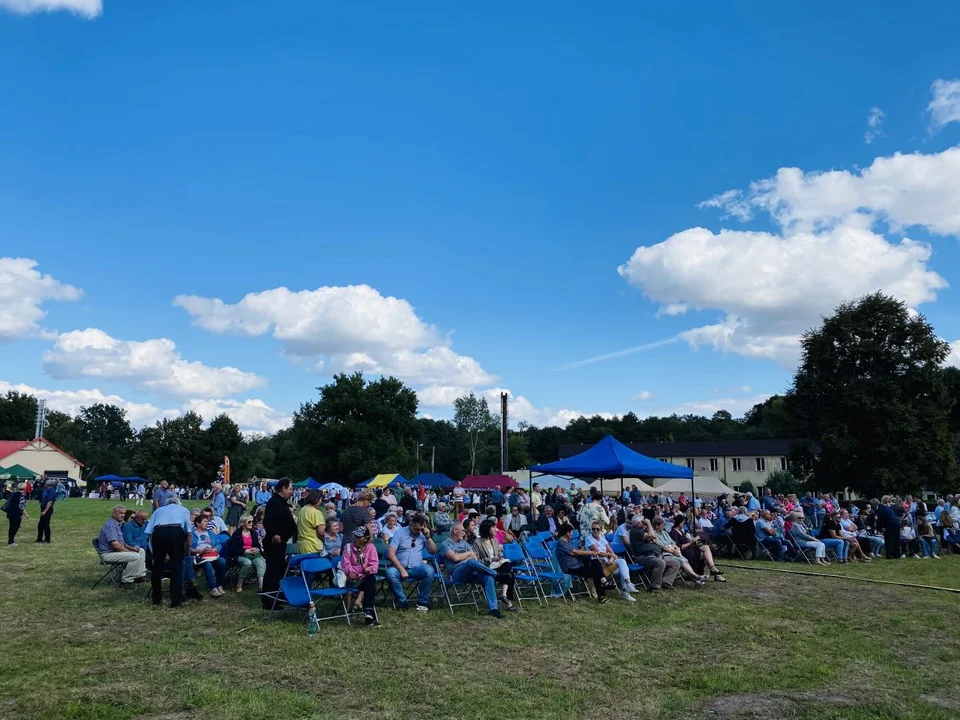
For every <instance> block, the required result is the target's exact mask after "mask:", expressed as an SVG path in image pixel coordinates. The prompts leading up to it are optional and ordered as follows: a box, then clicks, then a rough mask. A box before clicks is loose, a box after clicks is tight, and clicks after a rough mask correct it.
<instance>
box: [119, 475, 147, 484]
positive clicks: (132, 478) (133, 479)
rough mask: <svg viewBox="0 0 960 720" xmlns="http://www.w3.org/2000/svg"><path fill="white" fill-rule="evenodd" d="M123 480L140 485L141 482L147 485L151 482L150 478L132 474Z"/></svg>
mask: <svg viewBox="0 0 960 720" xmlns="http://www.w3.org/2000/svg"><path fill="white" fill-rule="evenodd" d="M123 481H124V482H128V483H137V484H138V485H139V484H140V483H143V484H144V485H146V484H147V483H148V482H149V480H145V479H144V478H142V477H137V476H136V475H130V476H129V477H125V478H123Z"/></svg>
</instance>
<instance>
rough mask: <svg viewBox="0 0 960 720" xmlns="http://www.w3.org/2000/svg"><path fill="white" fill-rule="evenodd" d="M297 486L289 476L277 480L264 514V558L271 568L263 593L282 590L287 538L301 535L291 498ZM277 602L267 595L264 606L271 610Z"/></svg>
mask: <svg viewBox="0 0 960 720" xmlns="http://www.w3.org/2000/svg"><path fill="white" fill-rule="evenodd" d="M292 495H293V487H292V485H291V483H290V479H289V478H281V479H280V480H278V481H277V486H276V489H275V491H274V493H273V496H272V497H271V498H270V500H268V501H267V505H266V510H264V513H263V529H264V533H265V534H264V546H263V559H264V560H266V563H267V570H266V572H265V573H264V576H263V592H265V593H275V592H277V591H278V590H279V589H280V580H282V579H283V573H284V571H285V570H286V566H287V564H286V557H287V541H288V540H290V539H291V538H293V537H296V534H297V523H296V521H295V520H294V519H293V513H291V512H290V505H289V500H290V497H291V496H292ZM273 604H274V603H273V601H272V600H270V599H269V598H268V597H267V596H264V597H263V608H264V610H269V609H271V607H272V606H273Z"/></svg>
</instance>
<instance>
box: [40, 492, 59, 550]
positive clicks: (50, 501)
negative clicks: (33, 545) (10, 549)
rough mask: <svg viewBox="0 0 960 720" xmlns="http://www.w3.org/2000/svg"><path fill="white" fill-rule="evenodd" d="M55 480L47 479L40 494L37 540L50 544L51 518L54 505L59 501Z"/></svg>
mask: <svg viewBox="0 0 960 720" xmlns="http://www.w3.org/2000/svg"><path fill="white" fill-rule="evenodd" d="M56 484H57V483H56V481H55V480H47V481H46V482H45V483H44V484H43V493H42V494H41V495H40V520H39V522H37V542H42V543H47V544H48V545H49V544H50V518H51V517H52V516H53V505H54V503H56V502H57V488H56Z"/></svg>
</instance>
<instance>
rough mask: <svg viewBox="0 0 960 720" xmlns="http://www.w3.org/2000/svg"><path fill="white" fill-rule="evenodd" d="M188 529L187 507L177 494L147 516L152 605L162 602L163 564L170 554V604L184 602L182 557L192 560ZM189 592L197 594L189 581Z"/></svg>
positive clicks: (177, 604)
mask: <svg viewBox="0 0 960 720" xmlns="http://www.w3.org/2000/svg"><path fill="white" fill-rule="evenodd" d="M190 533H191V529H190V511H189V510H187V509H186V508H185V507H183V506H182V505H181V504H180V498H178V497H177V496H176V495H171V496H169V498H168V499H167V504H166V505H164V506H163V507H162V508H157V509H156V510H155V511H154V513H153V515H151V516H150V520H149V521H148V522H147V528H146V530H144V535H146V536H147V544H148V545H149V546H150V548H151V554H152V556H153V570H152V571H151V574H150V584H151V590H152V591H153V604H154V605H159V604H160V603H161V602H163V568H164V565H165V564H166V562H167V558H170V607H172V608H177V607H180V606H181V605H182V604H183V582H184V576H183V575H184V569H185V568H184V558H186V559H187V563H192V562H193V561H192V559H191V558H190V541H191V536H190ZM192 579H193V578H192V577H191V578H190V580H192ZM188 595H190V597H193V598H194V599H196V598H198V597H200V593H198V592H197V590H196V588H195V587H193V583H192V582H191V584H190V588H189V591H188Z"/></svg>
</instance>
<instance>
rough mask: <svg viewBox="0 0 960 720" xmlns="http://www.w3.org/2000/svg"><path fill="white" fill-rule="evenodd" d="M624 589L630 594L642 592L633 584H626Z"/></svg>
mask: <svg viewBox="0 0 960 720" xmlns="http://www.w3.org/2000/svg"><path fill="white" fill-rule="evenodd" d="M623 589H624V590H626V591H627V592H628V593H636V592H640V591H639V590H637V586H636V585H634V584H633V583H624V586H623Z"/></svg>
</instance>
